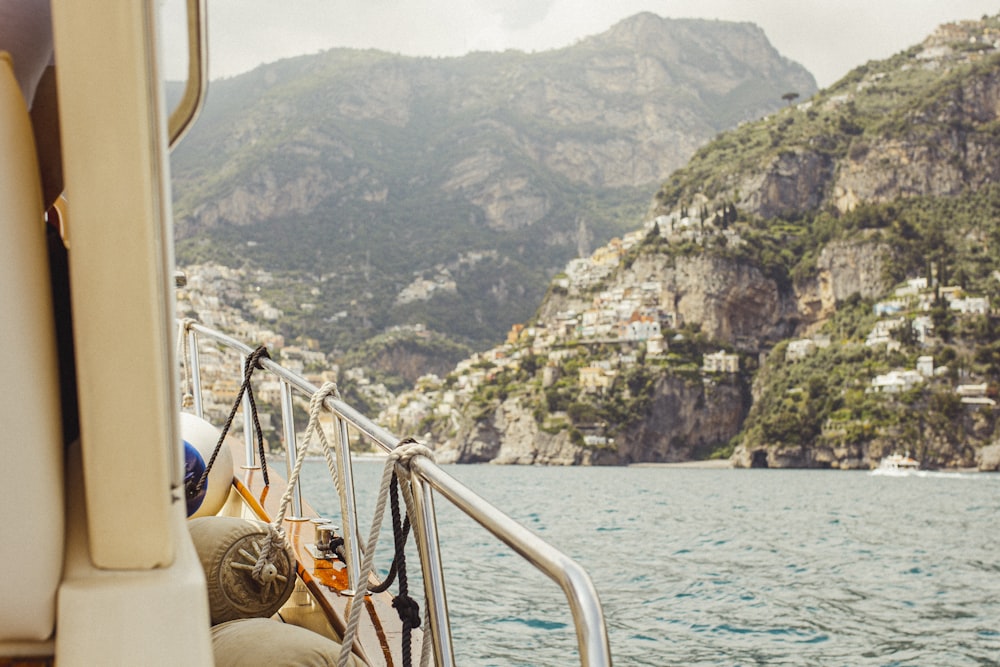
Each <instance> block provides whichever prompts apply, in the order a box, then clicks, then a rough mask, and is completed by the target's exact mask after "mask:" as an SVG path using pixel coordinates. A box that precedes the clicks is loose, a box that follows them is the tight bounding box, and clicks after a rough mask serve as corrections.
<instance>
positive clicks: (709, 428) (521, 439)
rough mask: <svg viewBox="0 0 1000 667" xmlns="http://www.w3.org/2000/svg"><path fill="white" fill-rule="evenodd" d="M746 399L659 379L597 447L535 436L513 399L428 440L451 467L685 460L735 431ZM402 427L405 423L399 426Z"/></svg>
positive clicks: (525, 409)
mask: <svg viewBox="0 0 1000 667" xmlns="http://www.w3.org/2000/svg"><path fill="white" fill-rule="evenodd" d="M747 403H748V401H747V399H746V397H745V396H744V395H743V392H742V390H741V389H740V387H739V385H738V383H721V384H720V383H718V382H712V381H708V382H702V381H700V380H696V381H691V380H683V379H679V378H671V377H664V378H661V379H660V380H658V381H657V382H656V386H655V388H654V390H653V392H652V396H651V402H650V409H649V412H648V414H645V415H636V419H635V420H634V421H633V422H632V423H631V424H630V425H628V426H627V427H626V428H624V429H623V430H622V431H621V432H620V433H619V434H618V435H617V436H616V437H615V438H614V439H613V442H610V443H607V444H602V445H600V446H588V445H585V444H578V443H573V442H572V438H571V437H570V434H569V432H568V431H565V430H563V431H559V432H558V433H549V432H546V431H545V430H543V429H542V428H541V427H540V426H539V424H538V422H537V421H536V420H535V417H534V416H533V414H532V410H531V407H530V406H527V405H525V403H524V401H523V400H522V399H521V398H510V399H507V400H504V401H503V402H501V403H500V404H499V406H498V407H496V409H495V410H493V411H492V412H490V413H489V414H487V415H485V416H482V417H480V418H479V419H476V420H472V419H469V418H468V417H465V416H463V417H462V421H461V426H460V427H459V429H458V431H457V433H456V434H455V435H454V436H452V437H448V438H443V439H442V438H437V439H436V442H437V444H436V450H435V454H436V456H437V459H438V461H442V462H447V463H452V462H457V463H484V462H492V463H498V464H520V465H524V464H540V465H625V464H629V463H641V462H673V461H687V460H690V459H692V458H695V457H697V455H698V453H699V452H704V451H709V450H710V449H711V447H713V446H718V445H719V444H722V443H725V442H728V441H729V439H730V438H732V437H733V436H734V435H736V434H737V433H738V432H739V429H740V424H741V423H742V421H743V418H744V417H745V415H746V406H747ZM403 428H404V429H405V425H403Z"/></svg>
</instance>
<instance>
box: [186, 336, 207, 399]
mask: <svg viewBox="0 0 1000 667" xmlns="http://www.w3.org/2000/svg"><path fill="white" fill-rule="evenodd" d="M185 343H186V344H187V346H188V359H189V360H190V364H191V368H189V369H187V370H188V373H189V374H190V376H191V395H192V398H193V399H194V406H193V407H194V413H195V414H196V415H197V416H199V417H201V418H202V419H204V418H205V406H204V404H203V403H202V402H201V361H200V359H199V358H198V334H196V333H195V332H194V330H193V329H188V331H187V340H186V341H185Z"/></svg>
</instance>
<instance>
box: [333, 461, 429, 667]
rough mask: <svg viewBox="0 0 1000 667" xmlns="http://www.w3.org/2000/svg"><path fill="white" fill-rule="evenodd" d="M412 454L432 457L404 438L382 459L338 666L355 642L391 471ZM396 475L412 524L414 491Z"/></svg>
mask: <svg viewBox="0 0 1000 667" xmlns="http://www.w3.org/2000/svg"><path fill="white" fill-rule="evenodd" d="M415 456H426V457H427V458H429V459H431V460H432V461H433V460H434V452H432V451H431V450H430V449H428V448H427V447H426V446H424V445H421V444H420V443H418V442H407V443H402V444H399V445H397V446H396V448H395V449H393V450H392V452H390V453H389V458H388V459H387V460H386V462H385V468H383V470H382V482H381V484H380V485H379V491H378V499H377V500H376V503H375V514H374V516H373V517H372V529H371V532H370V533H369V535H368V546H367V547H366V548H365V558H364V562H363V563H362V565H361V575H360V577H359V587H360V588H362V590H359V591H357V592H356V593H355V597H354V599H353V600H351V605H350V606H351V609H350V611H349V612H348V621H347V628H346V630H345V632H344V641H343V644H342V646H343V648H342V649H341V652H340V660H339V662H338V663H337V664H338V667H346V665H347V660H348V658H349V657H350V654H351V652H352V651H351V649H352V648H353V646H354V642H355V639H356V637H357V632H358V625H359V624H360V622H361V608H362V607H363V606H364V605H363V604H360V603H361V601H362V600H361V598H363V597H364V596H365V595H367V587H368V578H369V576H370V575H371V572H372V562H373V561H374V559H375V547H376V546H377V545H378V537H379V533H380V532H381V530H382V519H383V515H384V514H385V504H386V501H387V500H388V498H389V484H390V483H391V482H392V473H393V472H394V471H395V469H396V466H397V465H399V466H400V468H401V469H402V470H404V471H408V470H409V467H410V462H411V461H412V460H413V457H415ZM397 478H398V479H399V480H400V484H399V488H400V490H402V492H403V500H404V501H405V505H406V513H407V516H409V517H410V523H411V525H412V524H413V516H412V508H411V506H412V502H413V494H412V492H411V490H410V485H409V479H408V477H407V476H405V475H398V476H397ZM424 606H425V607H426V606H427V604H426V600H425V601H424ZM428 639H429V638H428V637H427V633H426V632H425V634H424V647H423V650H421V652H420V654H421V660H420V664H421V665H423V666H424V667H426V665H428V664H429V662H428V660H429V658H430V652H429V650H428V649H427V645H428V644H429V643H430V642H429V641H428Z"/></svg>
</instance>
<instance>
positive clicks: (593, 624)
mask: <svg viewBox="0 0 1000 667" xmlns="http://www.w3.org/2000/svg"><path fill="white" fill-rule="evenodd" d="M183 331H184V336H185V338H186V340H185V341H183V343H184V344H185V345H186V348H187V355H186V357H187V358H188V363H189V368H188V371H189V372H190V376H191V380H192V384H193V398H194V411H195V413H196V414H197V415H198V416H203V411H204V408H203V404H202V400H201V367H200V362H199V358H198V341H199V339H200V338H206V339H210V340H212V341H215V342H216V343H219V344H222V345H224V346H226V347H229V348H232V349H234V350H236V351H238V352H240V353H241V354H242V355H243V356H244V357H246V356H247V355H249V354H251V353H252V352H253V349H252V348H250V347H249V346H248V345H245V344H244V343H241V342H240V341H238V340H236V339H235V338H232V337H230V336H227V335H225V334H223V333H220V332H218V331H215V330H213V329H210V328H208V327H205V326H202V325H200V324H195V323H191V322H185V323H184V327H183ZM261 365H262V366H263V367H264V369H265V370H267V371H269V372H270V373H272V374H273V375H274V376H275V377H276V378H277V379H278V380H279V382H280V383H281V388H282V391H281V421H282V433H283V434H284V436H285V442H286V464H287V465H288V470H289V471H290V470H291V467H292V465H294V462H295V460H296V457H297V455H298V452H297V451H296V440H295V426H294V421H293V416H292V398H293V394H292V390H293V389H294V390H298V391H300V392H302V393H303V394H305V395H307V396H311V395H312V394H314V393H315V392H316V391H317V389H318V388H317V387H316V386H314V385H313V384H311V383H310V382H308V381H307V380H305V379H304V378H302V377H300V376H298V375H296V374H295V373H292V372H290V371H288V370H286V369H285V368H283V367H281V366H280V365H279V364H277V363H275V362H274V361H271V360H270V359H262V360H261ZM326 406H327V407H328V408H329V409H330V410H331V412H332V413H333V415H334V423H335V429H336V438H335V440H334V442H335V449H336V457H337V468H338V470H337V473H338V475H339V477H340V478H339V479H338V485H339V489H340V494H339V495H340V509H341V519H342V521H343V523H344V526H343V527H342V529H343V531H344V543H345V549H346V551H347V568H348V581H349V585H350V587H351V589H352V590H353V591H359V590H362V588H361V587H362V585H363V584H362V582H360V581H359V580H360V576H361V575H360V563H361V558H360V555H361V545H360V542H361V538H360V537H359V533H358V517H357V507H356V504H355V495H354V480H353V475H352V473H351V455H350V440H349V438H348V426H350V427H352V428H354V429H356V430H357V431H358V432H359V433H360V434H361V435H363V436H364V437H365V438H367V439H368V440H370V441H371V442H374V443H375V444H377V445H378V446H379V448H381V449H382V450H384V451H385V452H387V453H388V452H391V451H392V450H393V449H395V448H396V446H397V445H398V444H399V438H397V437H396V436H394V435H393V434H392V433H390V432H389V431H387V430H386V429H384V428H382V427H380V426H378V425H377V424H375V423H373V422H372V421H371V420H369V419H368V418H367V417H365V416H364V415H362V414H361V413H359V412H357V411H356V410H354V409H353V408H352V407H351V406H349V405H348V404H346V403H344V402H343V401H339V400H336V399H333V398H328V399H326ZM243 414H244V415H248V414H249V401H248V399H247V397H246V396H244V403H243ZM243 432H244V441H245V447H246V460H247V462H248V464H254V463H256V451H255V449H254V446H253V432H252V425H251V423H250V419H247V418H244V419H243ZM410 481H411V484H412V488H413V496H414V501H415V502H414V504H415V509H416V517H414V526H413V528H414V533H415V535H416V540H417V550H418V552H419V554H420V564H421V570H422V573H423V578H424V588H425V593H426V595H427V604H428V610H429V615H430V625H431V641H432V642H433V643H434V653H435V656H436V659H437V664H438V665H440V666H441V667H453V666H454V664H455V657H454V651H453V648H452V638H451V624H450V620H449V617H448V604H447V597H446V595H445V581H444V570H443V569H442V563H441V551H440V546H439V544H438V536H437V518H436V515H435V512H434V494H433V492H434V491H436V492H437V493H438V494H439V495H440V496H441V497H442V498H444V499H445V500H447V501H448V502H450V503H452V504H453V505H454V506H455V507H457V508H458V509H459V510H461V511H462V512H463V513H465V514H466V515H467V516H469V517H470V518H471V519H472V520H473V521H475V522H476V523H478V524H479V525H480V526H482V527H483V528H485V529H486V530H487V531H489V532H490V533H491V534H493V535H494V536H495V537H496V538H497V539H499V540H500V541H502V542H504V543H505V544H507V545H508V546H509V547H510V548H511V549H513V550H514V551H515V552H517V553H518V554H520V555H521V556H522V557H523V558H524V559H525V560H526V561H528V562H529V563H530V564H531V565H533V566H534V567H535V568H536V569H538V570H539V571H541V572H543V573H544V574H546V575H547V576H548V577H549V578H550V579H552V580H553V581H555V582H556V583H557V584H558V585H559V587H560V588H561V589H562V591H563V594H564V595H565V596H566V600H567V602H568V604H569V608H570V612H571V614H572V616H573V624H574V627H575V629H576V636H577V646H578V648H579V652H580V664H581V665H587V666H594V667H604V666H608V665H610V664H611V651H610V648H609V646H608V635H607V629H606V626H605V623H604V612H603V611H602V609H601V604H600V600H599V599H598V596H597V590H596V589H595V588H594V585H593V582H592V581H591V580H590V576H589V575H588V574H587V573H586V571H585V570H584V569H583V568H582V567H581V566H580V565H579V564H578V563H577V562H576V561H574V560H573V559H571V558H569V557H568V556H566V555H565V554H563V553H562V552H560V551H559V550H558V549H556V548H554V547H552V546H551V545H549V544H548V543H546V542H545V541H544V540H542V539H541V538H540V537H538V536H537V535H535V534H534V533H532V532H531V531H529V530H528V529H527V528H525V527H524V526H522V525H521V524H519V523H517V522H516V521H514V520H513V519H511V518H510V517H508V516H507V515H506V514H504V513H503V512H501V511H500V510H499V509H497V508H496V507H494V506H493V505H491V504H490V503H488V502H486V501H485V500H484V499H482V498H481V497H479V496H478V495H476V494H475V493H473V492H472V491H471V490H469V489H468V488H466V487H465V486H464V485H462V484H461V483H460V482H458V481H457V480H456V479H455V478H454V477H452V476H450V475H449V474H448V473H446V472H445V471H443V470H442V469H441V468H440V467H438V466H437V465H436V464H434V463H433V462H432V461H430V460H429V459H427V458H425V457H415V458H414V459H413V461H412V462H411V466H410ZM292 514H293V515H294V516H301V514H302V495H301V489H299V488H298V487H297V485H296V488H295V489H294V491H293V497H292Z"/></svg>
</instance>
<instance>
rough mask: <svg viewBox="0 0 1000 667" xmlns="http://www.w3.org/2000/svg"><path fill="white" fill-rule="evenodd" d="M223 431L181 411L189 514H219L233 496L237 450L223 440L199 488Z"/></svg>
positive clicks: (191, 516)
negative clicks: (234, 462)
mask: <svg viewBox="0 0 1000 667" xmlns="http://www.w3.org/2000/svg"><path fill="white" fill-rule="evenodd" d="M221 434H222V431H220V430H219V429H218V428H216V427H215V426H213V425H212V424H211V423H210V422H208V421H205V420H204V419H202V418H201V417H197V416H195V415H193V414H190V413H188V412H182V413H181V438H183V440H184V488H185V490H186V491H188V493H186V494H185V495H186V496H187V515H188V517H189V518H192V519H193V518H195V517H201V516H212V515H214V514H218V513H219V510H221V509H222V506H223V505H225V503H226V498H228V497H229V489H230V488H231V487H232V485H233V454H232V452H231V451H229V447H228V446H227V445H226V444H225V443H223V444H222V447H220V448H219V453H218V454H217V455H216V457H215V461H214V462H212V469H211V470H210V471H209V473H208V479H207V480H206V481H205V484H204V485H203V486H202V488H201V489H200V490H198V491H197V492H193V493H192V492H191V491H193V489H194V488H195V487H196V486H197V484H198V481H199V480H200V479H201V477H202V475H203V474H204V472H205V468H206V467H207V466H208V462H209V461H212V453H213V452H214V451H215V447H216V445H218V443H219V437H220V436H221Z"/></svg>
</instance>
